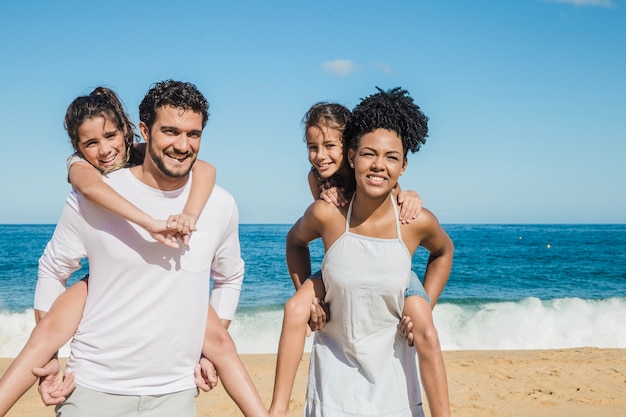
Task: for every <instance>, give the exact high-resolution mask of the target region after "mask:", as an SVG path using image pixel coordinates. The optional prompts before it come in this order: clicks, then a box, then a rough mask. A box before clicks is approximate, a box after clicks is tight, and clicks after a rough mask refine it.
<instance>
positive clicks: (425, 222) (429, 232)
mask: <svg viewBox="0 0 626 417" xmlns="http://www.w3.org/2000/svg"><path fill="white" fill-rule="evenodd" d="M402 238H403V240H404V243H405V244H406V246H407V248H409V250H410V251H411V252H413V251H415V250H416V249H417V247H418V246H424V247H426V248H428V247H430V246H432V245H433V244H434V245H436V246H438V245H439V244H441V242H443V241H445V240H447V239H448V235H447V233H446V232H445V230H444V229H443V228H442V227H441V224H440V223H439V220H438V219H437V217H436V216H435V214H434V213H433V212H432V211H430V210H428V209H427V208H422V209H421V210H420V212H419V214H418V216H417V218H415V219H414V220H413V221H412V222H411V223H409V224H403V225H402Z"/></svg>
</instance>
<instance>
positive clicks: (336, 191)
mask: <svg viewBox="0 0 626 417" xmlns="http://www.w3.org/2000/svg"><path fill="white" fill-rule="evenodd" d="M320 198H321V199H322V200H324V201H326V202H327V203H332V204H334V205H336V206H337V207H341V206H345V205H346V204H348V200H347V199H346V196H345V195H344V190H343V188H338V187H330V188H322V192H321V193H320Z"/></svg>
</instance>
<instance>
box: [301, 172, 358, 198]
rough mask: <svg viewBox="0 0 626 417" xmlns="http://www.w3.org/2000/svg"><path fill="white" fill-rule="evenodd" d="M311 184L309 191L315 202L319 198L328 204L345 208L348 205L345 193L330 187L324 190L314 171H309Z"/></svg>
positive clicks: (308, 178)
mask: <svg viewBox="0 0 626 417" xmlns="http://www.w3.org/2000/svg"><path fill="white" fill-rule="evenodd" d="M307 180H308V182H309V189H310V190H311V194H312V195H313V200H317V199H318V198H320V199H322V200H324V201H326V202H327V203H332V204H334V205H336V206H337V207H339V206H345V205H346V204H347V203H348V200H347V199H346V196H345V195H344V193H343V190H342V189H341V188H338V187H330V188H324V187H322V184H321V183H320V182H319V180H318V179H317V177H316V176H315V173H314V172H313V170H310V171H309V175H308V177H307Z"/></svg>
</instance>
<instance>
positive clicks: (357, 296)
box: [304, 198, 424, 417]
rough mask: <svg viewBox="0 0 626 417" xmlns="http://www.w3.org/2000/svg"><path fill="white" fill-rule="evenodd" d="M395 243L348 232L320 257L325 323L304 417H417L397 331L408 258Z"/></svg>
mask: <svg viewBox="0 0 626 417" xmlns="http://www.w3.org/2000/svg"><path fill="white" fill-rule="evenodd" d="M391 200H392V201H393V203H392V204H393V205H394V212H395V218H396V228H397V234H398V237H397V239H381V238H374V237H368V236H362V235H357V234H355V233H352V232H350V216H351V214H352V202H354V198H353V200H352V202H351V203H350V206H349V208H348V214H347V217H346V230H345V232H344V233H343V234H342V235H341V236H340V237H339V239H337V241H335V242H334V243H333V244H332V245H331V247H330V248H329V249H328V251H327V252H326V255H325V256H324V261H323V263H322V278H323V280H324V286H325V287H326V298H325V301H326V302H327V303H328V305H329V308H330V317H331V320H330V321H329V322H328V323H327V324H326V325H325V326H324V328H323V329H322V330H320V331H317V332H316V333H315V339H314V342H313V347H312V350H311V359H310V364H309V379H308V386H307V398H306V403H305V406H304V416H306V417H312V416H315V417H321V416H324V417H329V416H332V417H355V416H360V417H367V416H385V417H415V416H423V415H424V412H423V409H422V400H421V390H420V385H419V379H418V368H417V354H416V351H415V348H413V347H410V346H408V344H407V342H406V339H405V338H404V337H403V336H402V334H401V332H400V331H399V330H398V324H399V322H400V317H401V315H402V308H403V305H404V290H405V289H406V288H407V286H408V284H409V277H410V274H411V255H410V253H409V251H408V249H407V248H406V246H405V245H404V242H403V241H402V238H401V235H400V223H399V221H398V220H397V219H398V213H397V208H396V206H395V200H394V199H393V198H391Z"/></svg>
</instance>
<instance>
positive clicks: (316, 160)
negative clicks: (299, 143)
mask: <svg viewBox="0 0 626 417" xmlns="http://www.w3.org/2000/svg"><path fill="white" fill-rule="evenodd" d="M341 136H342V135H341V132H340V131H339V130H337V129H332V128H329V127H327V126H324V127H322V128H319V127H317V126H311V127H309V128H308V129H307V130H306V146H307V149H308V151H309V162H310V163H311V165H312V166H313V167H315V169H316V170H317V173H318V175H319V176H320V177H321V178H323V179H326V178H330V177H331V176H332V175H333V174H335V173H337V172H338V171H339V170H340V169H341V168H342V167H343V164H344V153H343V140H342V137H341Z"/></svg>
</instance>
